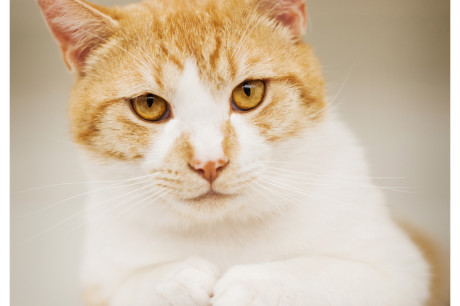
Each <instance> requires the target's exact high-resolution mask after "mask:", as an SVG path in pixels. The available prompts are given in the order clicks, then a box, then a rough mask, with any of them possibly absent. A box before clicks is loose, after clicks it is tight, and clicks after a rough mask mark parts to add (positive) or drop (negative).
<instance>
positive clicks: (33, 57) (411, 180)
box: [11, 0, 449, 306]
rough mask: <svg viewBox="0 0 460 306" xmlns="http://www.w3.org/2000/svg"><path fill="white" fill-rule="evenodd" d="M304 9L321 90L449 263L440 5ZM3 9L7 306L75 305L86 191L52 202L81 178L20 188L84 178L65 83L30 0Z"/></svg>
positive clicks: (396, 207) (401, 209)
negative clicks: (7, 80) (7, 37)
mask: <svg viewBox="0 0 460 306" xmlns="http://www.w3.org/2000/svg"><path fill="white" fill-rule="evenodd" d="M94 1H95V3H98V4H106V5H109V4H113V3H119V4H121V3H128V2H130V1H127V0H125V1H123V0H112V1H110V0H94ZM307 4H308V10H309V22H308V26H309V28H308V33H307V40H308V41H310V42H312V44H313V45H314V47H315V49H316V52H317V55H318V56H319V58H320V60H321V61H322V63H323V65H324V70H325V75H326V78H327V80H328V84H329V86H328V91H329V95H330V96H331V97H333V96H335V95H336V94H337V92H338V90H339V89H340V88H341V87H342V85H343V89H342V90H341V91H340V93H339V95H338V98H337V99H336V101H335V102H334V103H337V104H338V107H339V109H340V112H341V113H342V115H343V118H344V119H345V120H346V121H347V122H348V123H349V125H350V126H351V127H352V129H353V130H354V131H355V132H356V133H357V134H358V135H359V137H360V138H361V140H362V142H363V144H364V145H365V147H366V148H367V152H368V157H369V161H370V163H371V167H372V174H373V175H374V176H391V177H403V178H402V179H387V180H383V181H382V180H381V181H380V183H382V184H386V185H389V186H409V187H413V188H411V189H410V190H409V192H407V193H398V192H392V191H389V192H387V193H386V196H387V199H388V202H389V203H390V205H391V206H392V208H393V211H394V212H395V214H396V215H402V216H405V217H406V218H408V219H409V220H410V221H411V222H412V223H414V224H415V225H418V226H420V227H422V228H424V229H425V230H426V231H427V232H428V233H429V234H430V235H431V236H432V237H434V238H435V239H436V241H437V242H438V243H439V244H440V246H441V250H442V252H443V256H444V257H443V258H444V261H445V262H446V263H448V253H447V252H448V245H449V2H448V1H447V0H442V1H441V0H438V1H431V0H386V1H382V0H348V1H344V0H308V1H307ZM11 9H12V12H11V48H12V49H11V163H12V164H11V166H12V167H11V169H12V173H11V189H12V190H11V191H12V194H11V205H12V207H11V214H12V216H11V218H12V229H11V235H12V246H11V264H12V270H11V281H12V283H11V285H12V296H11V297H12V305H27V306H30V305H44V306H53V305H56V306H62V305H66V306H67V305H68V306H71V305H80V303H81V302H80V300H79V287H78V263H79V259H80V257H81V246H82V234H83V230H82V228H83V227H82V226H83V225H84V221H83V218H82V213H80V212H81V211H82V208H83V205H82V203H83V202H84V198H85V196H84V195H83V196H82V197H80V198H73V199H69V200H67V201H65V202H62V203H59V202H60V201H63V200H65V199H66V198H69V197H72V196H75V195H78V194H81V193H84V192H85V191H86V187H85V184H67V185H60V186H52V187H46V188H42V189H38V190H30V189H31V188H37V187H41V186H44V185H48V184H59V183H64V182H78V181H84V180H85V177H84V174H83V172H82V170H81V168H80V167H79V162H78V159H77V155H76V151H75V148H74V146H73V145H72V143H71V140H70V137H69V132H68V122H67V117H66V101H67V97H68V91H69V89H70V87H71V84H72V78H71V75H70V74H69V73H68V72H67V71H66V68H65V65H64V64H63V62H62V61H61V55H60V52H59V50H58V48H57V45H56V44H55V42H54V41H53V39H52V37H51V35H50V34H49V33H48V30H47V28H46V26H45V24H44V22H43V20H42V18H41V15H40V12H39V9H38V6H37V4H36V3H35V2H34V1H33V0H14V1H11ZM347 76H348V79H347ZM345 79H347V81H346V82H345V83H344V80H345ZM53 203H54V204H55V203H59V204H55V205H54V206H53ZM49 206H51V207H49ZM45 207H49V208H48V209H45V210H44V208H45Z"/></svg>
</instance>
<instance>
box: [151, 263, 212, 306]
mask: <svg viewBox="0 0 460 306" xmlns="http://www.w3.org/2000/svg"><path fill="white" fill-rule="evenodd" d="M218 277H219V270H218V268H217V266H215V265H214V264H212V263H211V262H209V261H206V260H204V259H200V258H190V259H188V260H186V261H184V262H183V263H181V264H180V265H179V266H177V267H176V268H175V269H174V270H173V271H171V272H170V273H168V274H167V275H165V277H164V278H163V279H162V280H161V281H160V282H159V283H158V285H157V286H156V288H155V299H156V300H155V301H154V303H153V304H152V305H168V306H175V305H177V306H208V305H211V297H212V295H213V289H214V285H215V283H216V281H217V279H218Z"/></svg>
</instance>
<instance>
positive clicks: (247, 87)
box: [243, 83, 251, 97]
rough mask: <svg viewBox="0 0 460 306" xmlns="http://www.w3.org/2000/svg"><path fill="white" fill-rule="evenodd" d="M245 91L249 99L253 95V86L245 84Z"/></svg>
mask: <svg viewBox="0 0 460 306" xmlns="http://www.w3.org/2000/svg"><path fill="white" fill-rule="evenodd" d="M243 91H244V93H245V94H246V96H248V97H249V96H250V95H251V85H249V84H248V83H244V84H243Z"/></svg>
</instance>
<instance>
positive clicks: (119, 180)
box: [15, 174, 152, 194]
mask: <svg viewBox="0 0 460 306" xmlns="http://www.w3.org/2000/svg"><path fill="white" fill-rule="evenodd" d="M150 176H152V174H147V175H142V176H137V177H132V178H126V179H118V180H101V181H92V180H89V181H78V182H66V183H58V184H49V185H44V186H39V187H34V188H30V189H26V190H21V191H17V192H15V194H20V193H24V192H31V191H37V190H41V189H46V188H52V187H61V186H68V185H86V184H88V185H91V184H98V183H114V184H119V183H124V182H130V181H134V180H138V179H142V178H146V177H150Z"/></svg>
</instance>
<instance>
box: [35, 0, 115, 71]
mask: <svg viewBox="0 0 460 306" xmlns="http://www.w3.org/2000/svg"><path fill="white" fill-rule="evenodd" d="M38 4H39V6H40V8H41V9H42V12H43V15H44V16H45V19H46V22H47V23H48V26H49V28H50V30H51V32H52V33H53V35H54V37H55V38H56V40H57V41H58V43H59V46H60V47H61V51H62V55H63V57H64V61H65V63H66V65H67V67H68V68H69V70H71V71H78V72H81V71H82V69H83V67H84V65H85V61H86V59H87V56H88V54H89V53H90V51H91V50H92V49H93V48H95V47H96V46H97V45H98V44H100V43H101V42H103V41H104V40H106V39H107V37H108V36H109V35H110V34H111V33H112V32H113V30H114V29H115V28H116V27H117V24H118V23H117V21H116V20H115V19H113V18H112V17H111V16H109V15H108V12H109V10H108V9H105V8H102V7H98V6H96V5H93V4H89V3H88V2H85V1H83V0H38Z"/></svg>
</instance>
